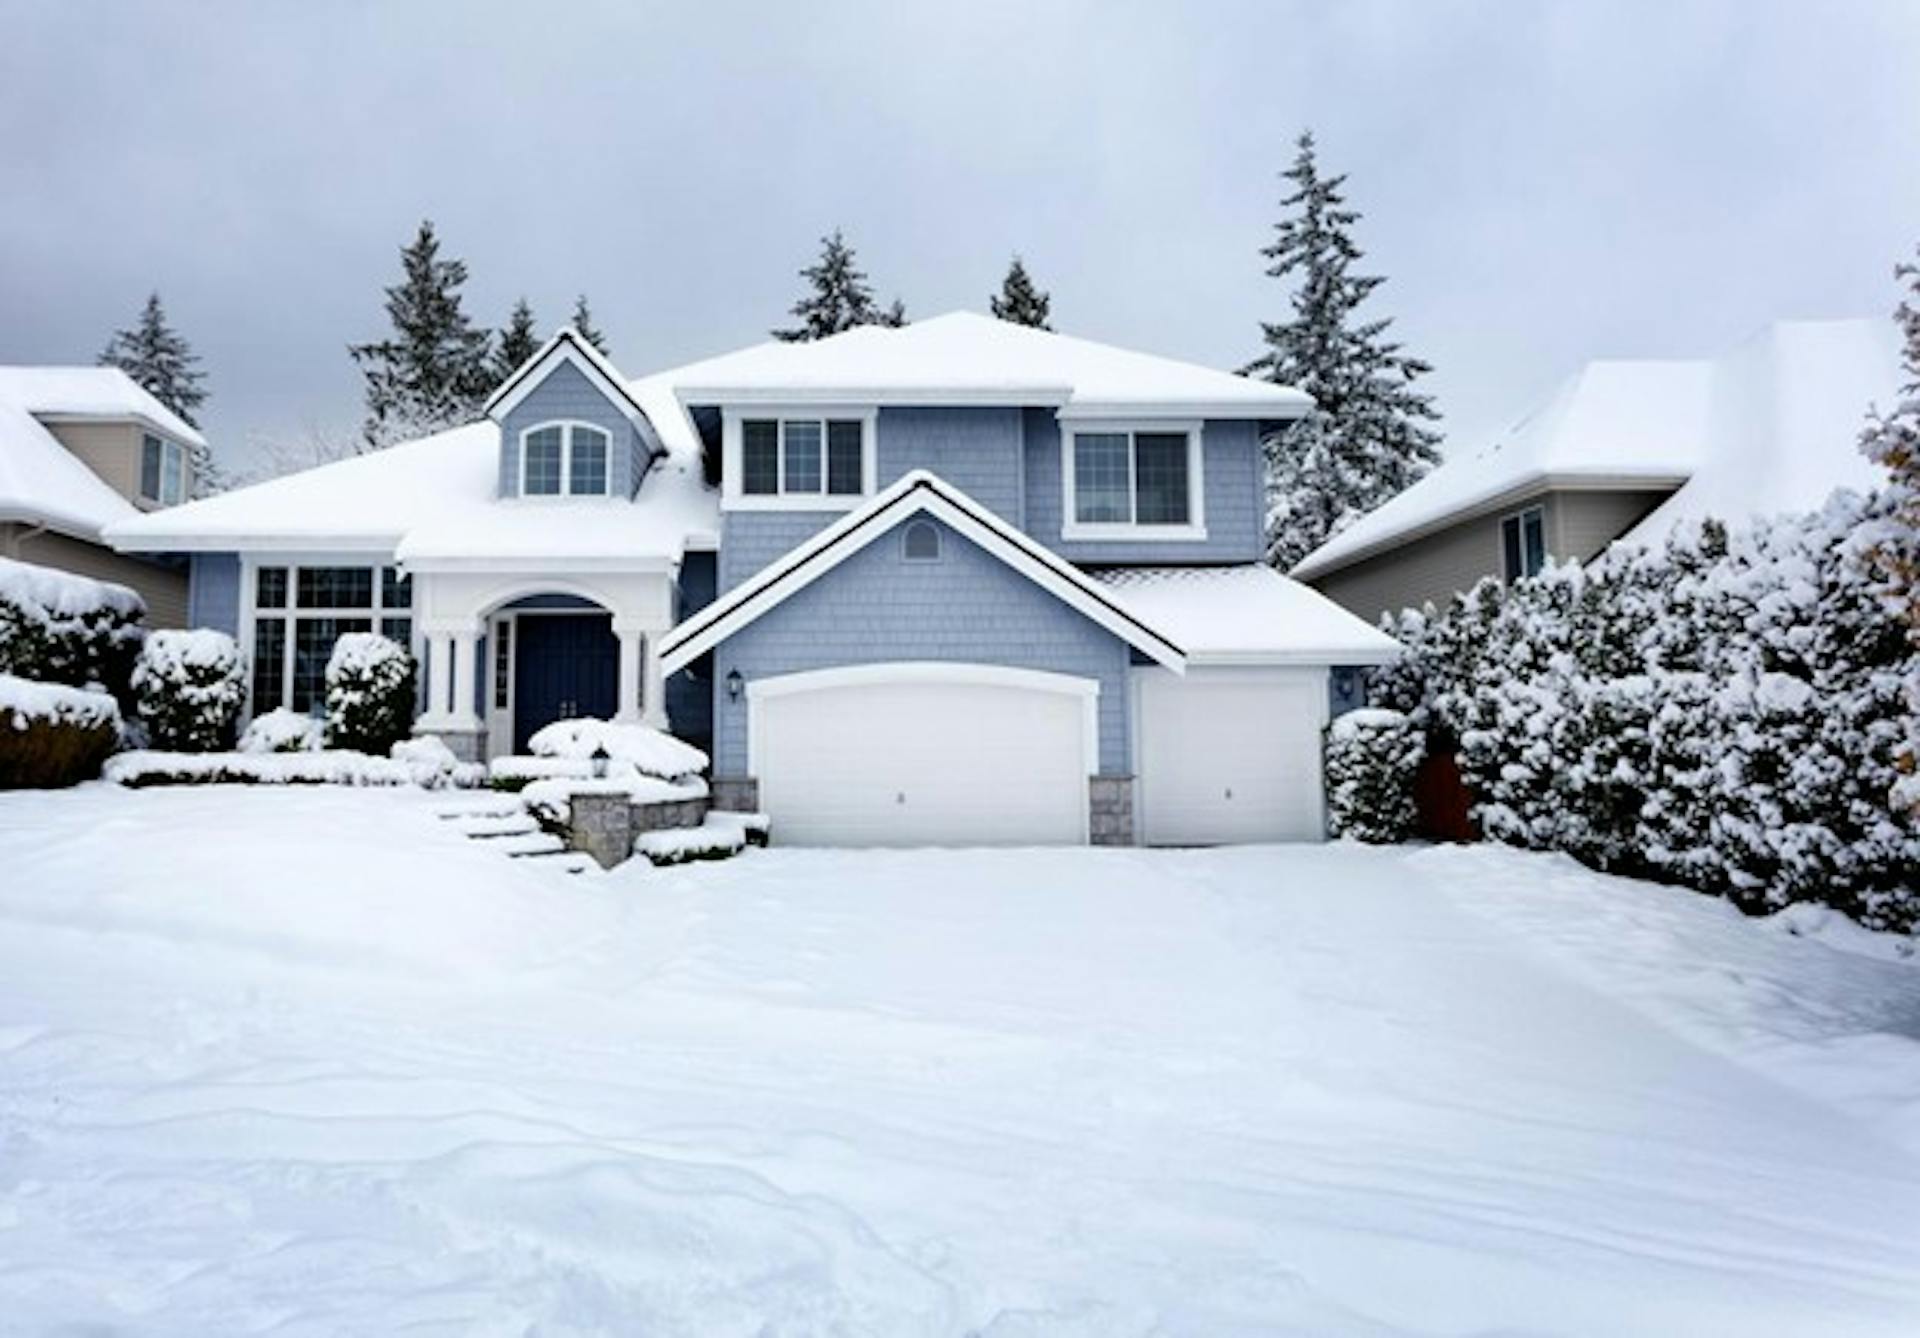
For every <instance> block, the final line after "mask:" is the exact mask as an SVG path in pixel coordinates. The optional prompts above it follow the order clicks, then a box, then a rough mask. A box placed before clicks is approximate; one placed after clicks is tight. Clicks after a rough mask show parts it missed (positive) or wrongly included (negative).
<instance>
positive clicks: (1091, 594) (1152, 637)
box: [660, 470, 1186, 674]
mask: <svg viewBox="0 0 1920 1338" xmlns="http://www.w3.org/2000/svg"><path fill="white" fill-rule="evenodd" d="M921 514H927V515H931V516H933V517H935V518H936V519H938V520H941V521H943V522H945V523H946V524H947V525H949V526H951V527H952V528H953V529H954V530H955V531H956V532H958V533H959V534H960V535H961V536H963V537H964V538H966V539H968V540H971V541H972V542H973V543H974V544H976V545H978V546H979V547H980V548H982V549H984V550H986V552H987V553H989V554H990V555H992V556H993V557H996V558H998V559H999V560H1000V561H1002V562H1004V563H1006V564H1007V565H1008V566H1010V567H1012V568H1013V569H1014V570H1016V571H1018V572H1019V573H1020V574H1022V575H1024V576H1026V577H1027V578H1028V579H1029V580H1031V581H1033V582H1034V583H1035V584H1037V585H1039V586H1041V587H1042V588H1043V589H1045V590H1047V591H1048V592H1050V593H1051V594H1053V595H1054V596H1056V597H1057V598H1059V599H1060V600H1061V602H1062V603H1064V604H1066V605H1068V606H1069V607H1070V608H1072V609H1074V610H1075V611H1077V612H1079V613H1081V614H1083V615H1084V616H1086V617H1087V618H1089V619H1090V620H1092V621H1093V622H1095V623H1097V624H1099V625H1100V626H1101V627H1103V628H1105V629H1106V630H1107V631H1109V632H1111V633H1113V634H1114V635H1115V636H1117V637H1119V638H1120V639H1121V640H1123V641H1125V642H1126V643H1127V644H1128V645H1130V646H1132V647H1134V648H1135V649H1137V650H1139V651H1140V652H1141V653H1142V654H1144V655H1146V656H1148V657H1149V658H1151V659H1153V660H1155V661H1156V662H1158V663H1160V664H1164V665H1166V666H1167V667H1168V668H1170V669H1173V670H1174V671H1176V672H1184V671H1185V669H1186V653H1185V651H1184V650H1183V649H1182V648H1181V647H1180V646H1178V645H1176V644H1174V642H1172V641H1171V640H1169V639H1168V638H1167V637H1165V636H1164V635H1162V634H1161V633H1160V632H1158V631H1157V630H1155V629H1154V628H1152V627H1149V626H1148V625H1147V624H1146V623H1145V622H1144V621H1142V620H1141V619H1140V617H1139V616H1138V615H1137V614H1135V613H1134V612H1133V611H1132V610H1130V609H1129V608H1127V607H1126V605H1125V604H1124V603H1122V602H1121V601H1120V600H1118V599H1115V598H1114V597H1113V595H1112V594H1111V593H1110V592H1109V591H1108V590H1107V589H1106V588H1105V587H1104V586H1102V585H1101V584H1100V583H1099V582H1097V581H1095V580H1093V579H1091V578H1090V577H1088V576H1087V575H1086V574H1085V573H1083V572H1081V571H1080V570H1079V569H1078V568H1077V567H1075V566H1073V565H1072V564H1071V563H1069V562H1067V561H1066V560H1064V559H1063V558H1060V557H1059V556H1057V555H1056V554H1054V553H1053V552H1051V551H1050V550H1048V549H1046V548H1044V547H1042V546H1041V545H1040V544H1038V543H1036V542H1034V541H1033V540H1032V539H1030V538H1028V537H1027V536H1026V535H1025V534H1023V533H1021V532H1020V531H1019V530H1017V529H1015V528H1014V527H1013V526H1011V525H1009V524H1007V522H1006V521H1004V520H1002V519H1000V517H998V516H996V515H994V514H993V513H992V512H991V511H989V510H987V509H986V508H985V507H983V506H981V505H980V504H979V503H977V502H975V501H974V500H973V499H972V498H970V497H968V496H967V495H966V494H965V493H963V492H961V491H960V490H959V489H957V488H954V487H952V486H951V485H950V484H947V483H946V482H944V481H943V480H941V479H940V478H939V477H938V476H937V475H934V474H931V473H928V472H927V471H926V470H914V471H913V472H911V473H909V474H906V475H904V476H903V477H901V478H900V479H899V480H898V481H897V482H895V483H894V484H892V485H891V486H890V487H888V488H887V489H886V490H885V491H883V492H881V493H878V494H877V495H875V496H874V498H873V499H872V500H871V501H870V502H868V503H867V504H866V505H865V506H863V507H861V508H859V509H858V510H856V511H851V512H849V513H847V514H846V515H845V516H843V517H841V518H840V519H839V520H837V521H835V522H834V523H833V524H831V525H829V526H827V527H826V528H825V529H824V530H821V531H820V532H819V533H818V534H816V535H814V536H813V537H812V538H811V539H809V540H807V541H806V542H805V543H803V544H800V545H799V546H798V547H796V548H794V549H793V550H792V551H791V552H789V553H787V554H786V555H785V556H784V557H782V558H780V559H779V560H777V561H775V562H773V563H771V564H769V565H768V566H767V567H765V568H763V569H762V570H761V571H759V572H758V573H756V574H755V575H754V576H752V577H750V578H748V579H747V580H745V581H743V582H741V583H740V584H739V585H737V586H735V587H734V588H733V589H732V590H730V591H728V592H727V593H726V594H724V595H722V596H721V597H720V598H719V599H717V600H715V601H714V602H713V603H712V604H709V605H708V606H707V607H706V608H704V609H702V610H700V611H699V612H698V613H696V614H695V615H694V616H693V617H692V618H690V619H688V620H687V621H686V622H683V623H681V624H680V625H679V626H678V627H676V628H674V629H673V630H672V631H670V632H668V633H667V634H666V635H665V636H664V637H662V638H661V640H660V659H661V668H662V671H663V672H665V673H667V674H674V673H677V672H679V671H680V670H681V669H683V668H685V667H686V666H687V665H689V664H691V663H692V662H693V661H694V660H696V659H698V658H699V657H700V656H702V655H704V654H706V652H707V651H709V650H711V649H713V648H714V647H715V646H717V645H719V644H720V643H721V642H722V641H725V640H726V639H727V638H728V637H730V636H732V635H733V634H734V633H735V632H737V631H739V630H740V629H741V628H743V627H745V626H747V625H748V624H749V623H751V622H753V621H754V620H755V619H757V618H759V617H760V616H761V615H762V614H764V613H766V612H767V611H769V610H770V609H773V608H775V607H777V606H778V605H780V604H781V603H783V602H785V601H786V600H787V599H788V598H790V597H791V596H792V595H794V594H797V593H798V592H799V591H801V590H803V589H805V588H806V587H807V586H809V585H811V584H812V583H813V582H814V581H816V580H818V579H819V578H820V577H822V576H824V575H826V574H827V573H828V572H830V571H832V570H833V569H834V568H835V567H837V566H838V565H840V563H842V562H844V561H846V559H847V558H849V557H851V556H853V555H854V554H855V553H858V552H860V551H862V550H863V549H865V548H866V547H867V546H868V545H870V544H872V543H873V542H874V541H875V540H877V539H879V538H880V537H881V536H883V535H885V534H887V533H889V532H890V531H892V530H894V529H896V528H897V527H898V526H900V525H901V524H903V523H905V522H906V521H908V520H910V519H912V518H913V517H915V516H918V515H921Z"/></svg>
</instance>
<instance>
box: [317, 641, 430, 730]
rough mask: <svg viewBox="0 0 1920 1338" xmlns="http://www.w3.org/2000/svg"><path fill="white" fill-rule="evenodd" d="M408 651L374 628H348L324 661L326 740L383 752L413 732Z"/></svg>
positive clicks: (410, 666) (411, 681) (411, 661)
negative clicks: (370, 630) (367, 629)
mask: <svg viewBox="0 0 1920 1338" xmlns="http://www.w3.org/2000/svg"><path fill="white" fill-rule="evenodd" d="M413 695H414V694H413V656H411V655H409V654H408V653H407V652H406V650H405V648H403V647H402V646H400V645H398V644H396V643H395V642H392V641H389V640H388V639H387V638H386V637H383V636H381V635H380V634H379V633H378V632H348V633H346V634H345V635H343V636H341V637H339V638H338V639H336V640H335V641H334V643H333V654H332V656H331V657H329V659H328V660H327V744H328V746H330V747H333V748H346V749H351V750H353V751H356V752H366V753H381V754H384V753H385V752H386V751H387V750H388V749H389V748H391V747H393V745H394V744H396V743H399V742H401V741H402V740H404V739H406V738H407V737H408V736H409V735H410V734H411V733H412V731H413Z"/></svg>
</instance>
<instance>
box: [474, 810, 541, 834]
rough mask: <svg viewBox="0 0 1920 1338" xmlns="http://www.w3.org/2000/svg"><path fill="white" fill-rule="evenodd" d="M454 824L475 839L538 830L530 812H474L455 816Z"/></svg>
mask: <svg viewBox="0 0 1920 1338" xmlns="http://www.w3.org/2000/svg"><path fill="white" fill-rule="evenodd" d="M453 821H454V825H455V826H456V827H458V828H459V829H460V830H461V831H463V832H465V833H466V834H467V835H468V836H471V837H472V838H473V839H474V840H476V841H488V840H493V839H496V838H498V837H503V836H525V835H527V834H528V833H529V832H537V831H539V830H540V824H539V823H538V822H536V821H534V818H533V815H532V814H531V813H474V814H469V815H466V816H463V817H458V818H455V819H454V820H453Z"/></svg>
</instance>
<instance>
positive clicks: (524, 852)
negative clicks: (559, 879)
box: [487, 831, 567, 859]
mask: <svg viewBox="0 0 1920 1338" xmlns="http://www.w3.org/2000/svg"><path fill="white" fill-rule="evenodd" d="M487 849H489V850H499V851H504V852H505V853H506V854H509V855H512V856H513V857H515V858H516V859H524V858H526V857H527V856H529V855H560V854H564V853H566V849H567V843H566V842H565V841H562V840H561V839H560V838H559V837H557V836H555V835H554V834H553V833H552V832H538V831H536V832H528V833H526V834H524V835H521V836H502V837H497V838H493V839H490V840H488V841H487Z"/></svg>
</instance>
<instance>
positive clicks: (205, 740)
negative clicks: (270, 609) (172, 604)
mask: <svg viewBox="0 0 1920 1338" xmlns="http://www.w3.org/2000/svg"><path fill="white" fill-rule="evenodd" d="M133 695H134V704H135V709H136V710H138V711H139V713H140V722H141V723H142V724H143V725H145V726H146V728H147V738H148V740H149V741H150V742H151V743H152V745H153V746H154V747H155V748H159V749H164V750H167V751H170V752H181V753H211V752H218V751H220V750H221V749H223V748H226V747H229V746H231V744H232V743H233V727H234V722H235V721H236V720H238V719H239V718H240V708H241V707H242V706H244V705H245V704H246V699H247V686H246V673H245V670H244V668H243V666H242V665H241V663H240V649H239V647H237V646H236V645H234V644H233V638H232V637H230V636H228V635H227V634H226V633H225V632H215V631H213V630H211V629H209V628H204V627H203V628H199V629H197V630H195V631H191V632H155V633H153V634H152V635H150V636H149V637H148V638H147V641H146V645H145V646H143V647H142V648H141V650H140V658H139V660H138V661H136V662H135V664H134V666H133Z"/></svg>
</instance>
